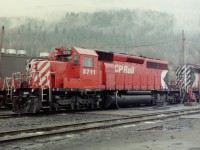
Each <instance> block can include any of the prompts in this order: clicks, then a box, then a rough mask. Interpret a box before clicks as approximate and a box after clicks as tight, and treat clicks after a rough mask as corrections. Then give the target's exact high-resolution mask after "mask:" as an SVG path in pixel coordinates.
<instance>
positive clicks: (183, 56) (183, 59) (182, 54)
mask: <svg viewBox="0 0 200 150" xmlns="http://www.w3.org/2000/svg"><path fill="white" fill-rule="evenodd" d="M180 64H181V65H183V64H185V35H184V30H182V50H181V57H180Z"/></svg>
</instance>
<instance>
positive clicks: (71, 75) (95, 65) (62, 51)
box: [12, 47, 181, 113]
mask: <svg viewBox="0 0 200 150" xmlns="http://www.w3.org/2000/svg"><path fill="white" fill-rule="evenodd" d="M26 70H27V78H26V81H23V82H21V84H20V87H19V88H16V89H14V90H13V93H12V98H13V111H14V112H16V113H37V112H40V111H42V110H43V111H52V110H59V109H67V110H80V109H98V108H110V107H127V106H131V105H143V104H146V105H155V104H162V103H164V102H166V103H171V104H173V103H180V101H181V92H180V90H179V89H177V88H175V86H174V84H168V83H169V80H168V62H167V61H163V60H160V59H153V58H146V57H139V56H134V55H126V54H119V53H114V52H106V51H100V50H89V49H83V48H77V47H72V48H64V47H60V48H56V49H55V50H53V51H52V52H51V53H50V55H49V57H48V59H32V60H29V61H28V63H27V67H26Z"/></svg>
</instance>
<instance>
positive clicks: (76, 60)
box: [74, 55, 79, 65]
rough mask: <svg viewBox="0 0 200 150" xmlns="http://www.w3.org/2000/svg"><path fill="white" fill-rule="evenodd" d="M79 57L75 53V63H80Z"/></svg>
mask: <svg viewBox="0 0 200 150" xmlns="http://www.w3.org/2000/svg"><path fill="white" fill-rule="evenodd" d="M78 59H79V58H78V55H75V56H74V65H78V61H79V60H78Z"/></svg>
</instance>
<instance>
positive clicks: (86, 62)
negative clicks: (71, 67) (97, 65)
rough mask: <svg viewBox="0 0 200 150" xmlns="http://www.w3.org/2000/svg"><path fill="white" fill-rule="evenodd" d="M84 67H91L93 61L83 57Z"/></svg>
mask: <svg viewBox="0 0 200 150" xmlns="http://www.w3.org/2000/svg"><path fill="white" fill-rule="evenodd" d="M84 67H93V59H92V58H88V57H85V58H84Z"/></svg>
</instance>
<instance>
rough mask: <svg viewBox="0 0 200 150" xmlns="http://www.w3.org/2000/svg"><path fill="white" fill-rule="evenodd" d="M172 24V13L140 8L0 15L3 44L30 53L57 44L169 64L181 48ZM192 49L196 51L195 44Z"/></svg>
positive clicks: (51, 47) (176, 56)
mask: <svg viewBox="0 0 200 150" xmlns="http://www.w3.org/2000/svg"><path fill="white" fill-rule="evenodd" d="M175 23H176V20H175V18H174V16H173V15H171V14H168V13H164V12H157V11H141V10H118V11H117V10H115V11H112V10H110V11H99V12H93V13H86V12H80V13H73V12H67V13H65V14H63V16H61V17H58V18H57V19H56V20H53V21H47V20H41V19H38V18H5V17H2V18H0V25H4V26H5V38H4V47H5V48H6V49H8V48H15V49H25V50H27V51H28V54H29V55H31V56H38V55H39V53H40V52H50V51H51V50H52V49H53V48H55V47H59V46H67V47H72V46H76V47H84V48H89V49H101V50H107V51H114V52H121V53H128V54H135V55H144V56H148V57H158V58H161V59H167V60H169V61H170V62H171V63H177V62H178V59H179V58H178V56H179V54H180V50H181V30H182V29H180V31H176V30H175ZM193 51H194V52H195V53H199V52H198V46H196V47H195V48H194V49H193V48H192V52H191V53H193ZM195 57H197V56H195ZM197 59H198V60H199V58H197ZM192 60H193V59H192Z"/></svg>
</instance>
